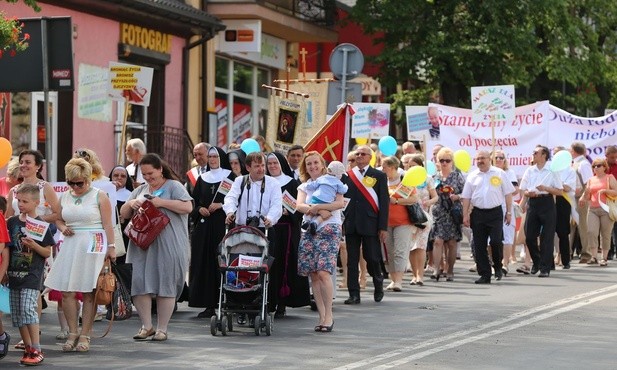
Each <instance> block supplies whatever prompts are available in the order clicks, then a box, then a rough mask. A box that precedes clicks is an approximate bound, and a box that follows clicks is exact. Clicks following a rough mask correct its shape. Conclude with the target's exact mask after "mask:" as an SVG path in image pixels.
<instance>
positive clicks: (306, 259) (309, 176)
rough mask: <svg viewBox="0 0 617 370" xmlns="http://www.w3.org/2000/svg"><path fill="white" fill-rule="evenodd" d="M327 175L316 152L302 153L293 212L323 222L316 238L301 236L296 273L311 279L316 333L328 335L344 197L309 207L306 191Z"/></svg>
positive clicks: (324, 163) (310, 193) (330, 324)
mask: <svg viewBox="0 0 617 370" xmlns="http://www.w3.org/2000/svg"><path fill="white" fill-rule="evenodd" d="M324 175H326V162H325V160H324V159H323V157H322V156H321V155H320V154H319V153H318V152H315V151H310V152H308V153H306V154H305V156H304V159H303V160H302V162H301V163H300V179H301V180H302V181H303V184H301V185H300V186H299V187H298V198H297V202H296V210H297V211H299V212H302V213H304V214H306V215H309V216H316V215H319V216H321V218H322V219H323V221H321V223H320V227H319V228H317V230H316V233H315V235H310V233H306V232H305V233H303V235H302V238H301V239H300V245H299V248H298V274H299V275H301V276H310V278H311V285H312V288H313V295H314V297H315V303H316V304H317V311H318V312H319V324H318V325H316V326H315V331H317V332H331V331H332V328H333V327H334V318H333V316H332V297H333V290H334V287H333V284H332V280H331V275H333V274H334V273H336V257H337V253H338V247H339V242H340V240H341V237H342V231H341V224H342V221H341V209H342V208H343V206H344V201H343V195H342V194H337V195H336V199H335V201H334V202H332V203H328V204H309V203H310V199H311V197H312V195H313V191H310V190H307V189H306V188H307V185H308V184H310V183H312V182H314V181H317V179H318V178H319V177H320V176H324Z"/></svg>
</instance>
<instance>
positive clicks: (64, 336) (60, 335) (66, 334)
mask: <svg viewBox="0 0 617 370" xmlns="http://www.w3.org/2000/svg"><path fill="white" fill-rule="evenodd" d="M68 337H69V332H68V331H61V332H60V333H58V335H56V339H57V340H66V339H67V338H68Z"/></svg>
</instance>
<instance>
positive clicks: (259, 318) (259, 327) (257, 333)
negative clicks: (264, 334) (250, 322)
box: [255, 315, 261, 336]
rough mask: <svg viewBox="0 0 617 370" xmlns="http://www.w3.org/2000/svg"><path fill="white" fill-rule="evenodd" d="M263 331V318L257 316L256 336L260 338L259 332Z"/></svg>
mask: <svg viewBox="0 0 617 370" xmlns="http://www.w3.org/2000/svg"><path fill="white" fill-rule="evenodd" d="M260 331H261V316H259V315H257V316H255V335H257V336H259V332H260Z"/></svg>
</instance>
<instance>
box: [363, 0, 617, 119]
mask: <svg viewBox="0 0 617 370" xmlns="http://www.w3.org/2000/svg"><path fill="white" fill-rule="evenodd" d="M613 8H614V4H612V2H611V1H609V0H563V1H553V0H519V1H507V0H484V1H477V0H460V1H447V0H406V1H400V0H358V1H357V4H356V6H355V7H354V8H353V11H352V19H353V20H354V21H356V22H358V23H359V24H360V25H361V26H362V27H363V28H364V30H365V31H366V32H367V33H370V34H382V35H383V36H381V37H378V38H375V42H376V43H381V44H383V46H384V50H383V52H382V53H381V54H380V55H378V56H376V57H375V58H374V60H372V61H374V62H376V63H380V64H381V65H383V66H387V67H384V68H382V70H381V71H382V75H381V76H380V78H381V81H382V83H383V84H384V85H385V87H386V88H387V89H388V91H399V92H398V93H396V94H393V95H392V96H391V97H390V100H391V101H394V102H396V104H404V102H405V100H406V99H416V100H417V99H418V98H420V100H421V99H422V96H424V97H428V96H431V95H430V94H415V95H413V94H405V91H406V90H414V89H425V90H429V91H430V90H436V91H438V92H439V96H440V97H441V101H442V102H443V103H444V104H448V105H453V106H462V107H469V106H470V102H469V99H470V88H471V87H472V86H481V85H501V84H514V85H515V86H516V87H517V102H518V103H519V104H524V103H527V102H530V101H536V100H544V99H551V101H552V103H553V104H555V105H558V106H562V107H564V108H569V110H574V111H577V113H581V110H585V111H589V110H596V111H597V110H600V109H603V107H605V106H606V104H608V102H609V101H611V99H615V98H613V95H614V91H615V76H617V70H615V68H616V66H615V55H614V54H615V53H616V51H617V45H616V42H615V38H616V34H617V33H616V32H615V31H616V28H617V27H616V25H617V16H616V11H615V10H613ZM397 86H398V87H399V89H397V88H396V87H397ZM409 103H414V104H418V103H420V104H423V103H426V102H423V101H410V102H409Z"/></svg>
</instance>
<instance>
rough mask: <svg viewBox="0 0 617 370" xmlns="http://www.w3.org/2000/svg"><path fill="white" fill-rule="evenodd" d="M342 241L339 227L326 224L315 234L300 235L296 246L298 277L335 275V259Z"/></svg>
mask: <svg viewBox="0 0 617 370" xmlns="http://www.w3.org/2000/svg"><path fill="white" fill-rule="evenodd" d="M341 239H342V230H341V225H337V224H327V225H325V226H324V227H322V228H321V229H319V230H318V231H317V234H315V235H311V234H310V233H306V232H305V233H302V238H301V239H300V245H299V246H298V275H300V276H308V274H309V273H311V272H317V271H328V272H329V273H330V274H332V275H334V274H335V273H336V257H337V255H338V249H339V244H340V243H341Z"/></svg>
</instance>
